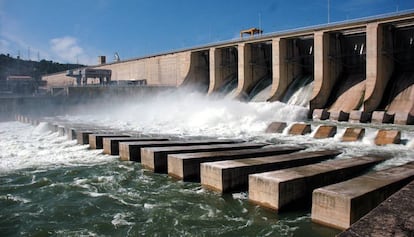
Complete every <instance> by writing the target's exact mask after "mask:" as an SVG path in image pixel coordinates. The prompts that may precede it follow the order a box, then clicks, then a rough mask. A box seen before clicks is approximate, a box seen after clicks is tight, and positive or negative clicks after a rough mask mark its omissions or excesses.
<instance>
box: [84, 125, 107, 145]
mask: <svg viewBox="0 0 414 237" xmlns="http://www.w3.org/2000/svg"><path fill="white" fill-rule="evenodd" d="M104 132H106V131H105V130H95V129H85V130H76V140H77V141H78V144H80V145H86V144H89V135H90V134H93V133H104ZM108 133H109V132H108Z"/></svg>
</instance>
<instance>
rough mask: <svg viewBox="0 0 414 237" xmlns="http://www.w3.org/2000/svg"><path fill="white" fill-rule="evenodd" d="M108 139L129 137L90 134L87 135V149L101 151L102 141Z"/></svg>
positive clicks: (124, 135)
mask: <svg viewBox="0 0 414 237" xmlns="http://www.w3.org/2000/svg"><path fill="white" fill-rule="evenodd" d="M108 137H114V138H115V137H116V138H119V137H131V136H130V135H126V134H119V133H118V134H103V133H92V134H89V148H91V149H103V139H104V138H108Z"/></svg>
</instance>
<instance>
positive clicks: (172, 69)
mask: <svg viewBox="0 0 414 237" xmlns="http://www.w3.org/2000/svg"><path fill="white" fill-rule="evenodd" d="M190 62H191V51H185V52H177V53H171V54H166V55H160V56H154V57H148V58H142V59H136V60H130V61H125V62H119V63H111V64H104V65H98V66H93V67H92V68H96V69H110V70H112V77H111V80H141V79H146V80H147V84H148V85H167V86H178V85H180V84H181V83H182V82H183V81H184V80H185V78H186V77H187V75H188V73H189V71H190ZM65 74H66V72H62V73H57V74H52V75H47V76H44V77H43V80H46V81H47V87H48V88H50V87H59V86H68V85H74V83H75V79H74V78H72V77H67V76H65Z"/></svg>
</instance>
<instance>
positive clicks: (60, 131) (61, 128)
mask: <svg viewBox="0 0 414 237" xmlns="http://www.w3.org/2000/svg"><path fill="white" fill-rule="evenodd" d="M57 132H58V135H59V136H61V137H63V136H65V126H63V125H58V129H57Z"/></svg>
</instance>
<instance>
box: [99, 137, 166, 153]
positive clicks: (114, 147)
mask: <svg viewBox="0 0 414 237" xmlns="http://www.w3.org/2000/svg"><path fill="white" fill-rule="evenodd" d="M168 140H169V139H168V138H162V137H104V138H103V140H102V142H103V153H104V154H108V155H119V143H120V142H140V141H141V142H145V141H168Z"/></svg>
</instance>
